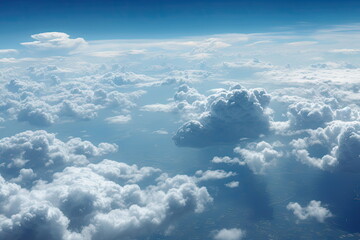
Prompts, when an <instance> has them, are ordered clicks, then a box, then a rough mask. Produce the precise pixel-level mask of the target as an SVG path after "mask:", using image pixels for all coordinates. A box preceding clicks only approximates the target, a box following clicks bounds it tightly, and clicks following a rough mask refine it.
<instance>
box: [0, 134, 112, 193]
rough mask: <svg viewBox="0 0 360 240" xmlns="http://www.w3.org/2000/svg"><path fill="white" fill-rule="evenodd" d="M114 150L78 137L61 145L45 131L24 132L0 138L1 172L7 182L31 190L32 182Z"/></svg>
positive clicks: (59, 141) (106, 145)
mask: <svg viewBox="0 0 360 240" xmlns="http://www.w3.org/2000/svg"><path fill="white" fill-rule="evenodd" d="M115 151H117V146H116V145H115V144H109V143H100V144H99V145H98V146H95V145H93V144H92V143H91V142H89V141H82V140H81V139H79V138H73V139H70V140H69V141H67V142H63V141H61V140H59V139H57V138H56V136H55V134H51V133H48V132H46V131H42V130H39V131H26V132H22V133H19V134H16V135H14V136H12V137H7V138H3V139H0V159H1V165H0V173H1V175H2V176H3V177H5V179H7V180H11V181H13V182H18V183H19V184H24V186H25V185H26V186H30V187H31V186H32V183H33V181H35V180H39V179H42V180H49V179H50V178H51V176H52V174H53V172H54V171H60V170H61V169H64V168H65V167H66V166H71V165H84V164H87V163H88V162H89V159H91V158H94V157H99V156H102V155H105V154H108V153H112V152H115ZM25 180H26V181H25Z"/></svg>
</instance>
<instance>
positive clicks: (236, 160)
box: [211, 156, 245, 165]
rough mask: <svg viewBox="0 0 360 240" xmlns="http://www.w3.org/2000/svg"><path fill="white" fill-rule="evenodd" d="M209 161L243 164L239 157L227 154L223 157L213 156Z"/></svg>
mask: <svg viewBox="0 0 360 240" xmlns="http://www.w3.org/2000/svg"><path fill="white" fill-rule="evenodd" d="M211 162H213V163H227V164H239V165H244V164H245V162H243V161H241V160H240V159H239V158H231V157H228V156H225V157H214V158H213V159H212V160H211Z"/></svg>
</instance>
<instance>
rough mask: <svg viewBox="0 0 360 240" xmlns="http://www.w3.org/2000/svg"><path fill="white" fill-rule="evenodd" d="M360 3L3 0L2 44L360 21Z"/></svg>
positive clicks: (0, 9)
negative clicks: (38, 35) (50, 36)
mask: <svg viewBox="0 0 360 240" xmlns="http://www.w3.org/2000/svg"><path fill="white" fill-rule="evenodd" d="M359 9H360V3H359V2H358V1H355V0H344V1H335V0H331V1H329V0H328V1H310V0H304V1H294V0H291V1H284V0H277V1H259V0H257V1H249V0H246V1H243V0H242V1H233V0H224V1H218V0H195V1H177V0H170V1H155V0H148V1H145V0H135V1H130V0H129V1H124V0H120V1H110V0H105V1H96V0H89V1H83V0H75V1H70V0H62V1H45V0H35V1H26V0H14V1H1V2H0V27H1V35H2V40H1V41H2V44H9V43H10V42H14V41H20V40H24V38H23V36H25V35H30V34H32V33H33V32H51V31H60V32H67V33H69V34H71V35H79V36H80V35H81V36H83V37H86V38H87V39H89V40H96V39H104V38H106V39H116V38H164V37H179V36H194V35H205V34H219V33H238V32H242V33H254V32H264V31H276V30H279V29H281V28H294V27H296V28H297V29H298V30H300V29H304V30H307V29H314V28H315V29H316V28H319V27H321V26H326V25H335V24H348V23H352V22H357V21H359V16H360V12H359V11H360V10H359Z"/></svg>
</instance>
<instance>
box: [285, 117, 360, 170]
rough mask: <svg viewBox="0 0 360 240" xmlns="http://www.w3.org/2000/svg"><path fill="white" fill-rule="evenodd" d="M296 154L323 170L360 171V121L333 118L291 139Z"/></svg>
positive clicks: (298, 157) (301, 159) (306, 162)
mask: <svg viewBox="0 0 360 240" xmlns="http://www.w3.org/2000/svg"><path fill="white" fill-rule="evenodd" d="M290 144H291V145H292V146H293V154H294V155H295V156H296V158H297V159H298V160H299V161H301V162H303V163H305V164H308V165H310V166H314V167H317V168H320V169H323V170H335V169H338V170H341V171H352V172H353V171H355V172H358V171H360V150H359V149H360V148H359V146H360V123H359V122H342V121H334V122H332V123H331V124H329V125H328V126H327V127H325V128H318V129H316V130H311V131H310V136H309V137H304V138H299V139H295V140H293V141H292V142H291V143H290Z"/></svg>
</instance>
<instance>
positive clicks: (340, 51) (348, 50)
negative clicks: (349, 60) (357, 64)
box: [329, 48, 360, 54]
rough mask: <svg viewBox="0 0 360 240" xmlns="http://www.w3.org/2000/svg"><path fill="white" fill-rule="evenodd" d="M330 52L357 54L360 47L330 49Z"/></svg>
mask: <svg viewBox="0 0 360 240" xmlns="http://www.w3.org/2000/svg"><path fill="white" fill-rule="evenodd" d="M329 52H331V53H341V54H359V53H360V49H353V48H342V49H333V50H330V51H329Z"/></svg>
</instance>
